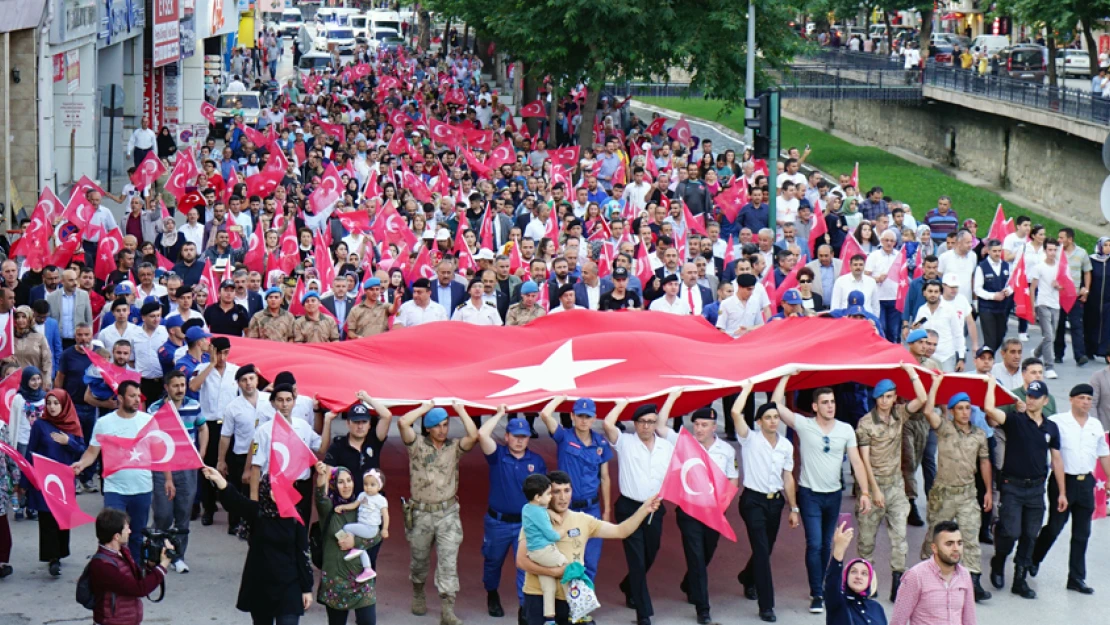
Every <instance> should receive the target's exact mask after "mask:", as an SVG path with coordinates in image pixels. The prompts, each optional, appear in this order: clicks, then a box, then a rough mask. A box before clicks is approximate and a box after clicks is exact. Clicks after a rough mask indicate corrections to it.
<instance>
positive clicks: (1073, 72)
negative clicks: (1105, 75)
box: [1056, 50, 1091, 77]
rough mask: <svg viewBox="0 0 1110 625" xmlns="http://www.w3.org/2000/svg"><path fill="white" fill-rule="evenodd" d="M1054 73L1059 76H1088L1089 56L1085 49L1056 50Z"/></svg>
mask: <svg viewBox="0 0 1110 625" xmlns="http://www.w3.org/2000/svg"><path fill="white" fill-rule="evenodd" d="M1056 73H1057V74H1058V75H1060V76H1064V77H1067V76H1084V77H1086V76H1090V75H1091V57H1090V55H1088V54H1087V51H1086V50H1057V51H1056Z"/></svg>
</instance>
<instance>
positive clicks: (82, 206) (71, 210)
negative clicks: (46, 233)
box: [62, 193, 96, 230]
mask: <svg viewBox="0 0 1110 625" xmlns="http://www.w3.org/2000/svg"><path fill="white" fill-rule="evenodd" d="M94 214H96V209H95V208H94V207H93V205H92V204H91V203H90V202H89V200H88V199H86V198H85V194H84V193H74V194H73V197H71V198H69V204H67V205H66V210H65V212H63V213H62V219H65V220H66V221H68V222H69V223H71V224H73V225H75V226H77V229H78V230H84V229H85V228H88V227H89V222H90V221H92V218H93V215H94Z"/></svg>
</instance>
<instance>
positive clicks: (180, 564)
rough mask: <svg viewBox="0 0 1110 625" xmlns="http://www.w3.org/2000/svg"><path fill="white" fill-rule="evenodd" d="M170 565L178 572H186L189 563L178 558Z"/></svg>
mask: <svg viewBox="0 0 1110 625" xmlns="http://www.w3.org/2000/svg"><path fill="white" fill-rule="evenodd" d="M170 566H172V567H173V570H175V571H177V572H178V573H188V572H189V565H188V564H185V561H184V560H178V561H177V562H174V563H173V564H171V565H170Z"/></svg>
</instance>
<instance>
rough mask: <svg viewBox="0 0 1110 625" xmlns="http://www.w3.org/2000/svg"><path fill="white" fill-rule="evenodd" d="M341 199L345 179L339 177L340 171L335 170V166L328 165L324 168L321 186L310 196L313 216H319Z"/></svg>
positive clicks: (309, 202) (332, 164) (309, 200)
mask: <svg viewBox="0 0 1110 625" xmlns="http://www.w3.org/2000/svg"><path fill="white" fill-rule="evenodd" d="M341 197H343V179H342V178H340V177H339V170H337V169H336V168H335V164H334V163H328V166H327V167H326V168H324V176H323V177H322V178H320V184H319V185H318V186H317V187H316V188H315V189H313V190H312V194H311V195H309V196H308V205H309V207H310V208H312V214H314V215H318V214H320V213H322V212H323V211H325V210H326V209H327V208H328V207H329V206H331V205H332V204H334V203H335V202H336V201H337V200H339V198H341Z"/></svg>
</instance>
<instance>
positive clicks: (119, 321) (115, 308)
mask: <svg viewBox="0 0 1110 625" xmlns="http://www.w3.org/2000/svg"><path fill="white" fill-rule="evenodd" d="M140 312H141V311H140ZM130 314H131V304H128V303H127V300H125V299H123V298H122V297H121V298H119V299H117V300H115V301H114V302H112V316H113V317H115V323H113V324H112V325H110V326H108V327H107V328H104V329H103V330H101V331H100V334H98V335H97V336H96V338H97V339H99V340H100V342H101V343H104V346H105V347H108V346H111V345H115V344H116V342H117V341H127V342H128V343H129V344H130V345H131V358H132V362H134V358H135V340H136V339H137V338H138V335H139V332H141V330H139V326H137V325H135V324H133V323H131V322H129V321H128V320H127V318H128V316H129V315H130Z"/></svg>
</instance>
